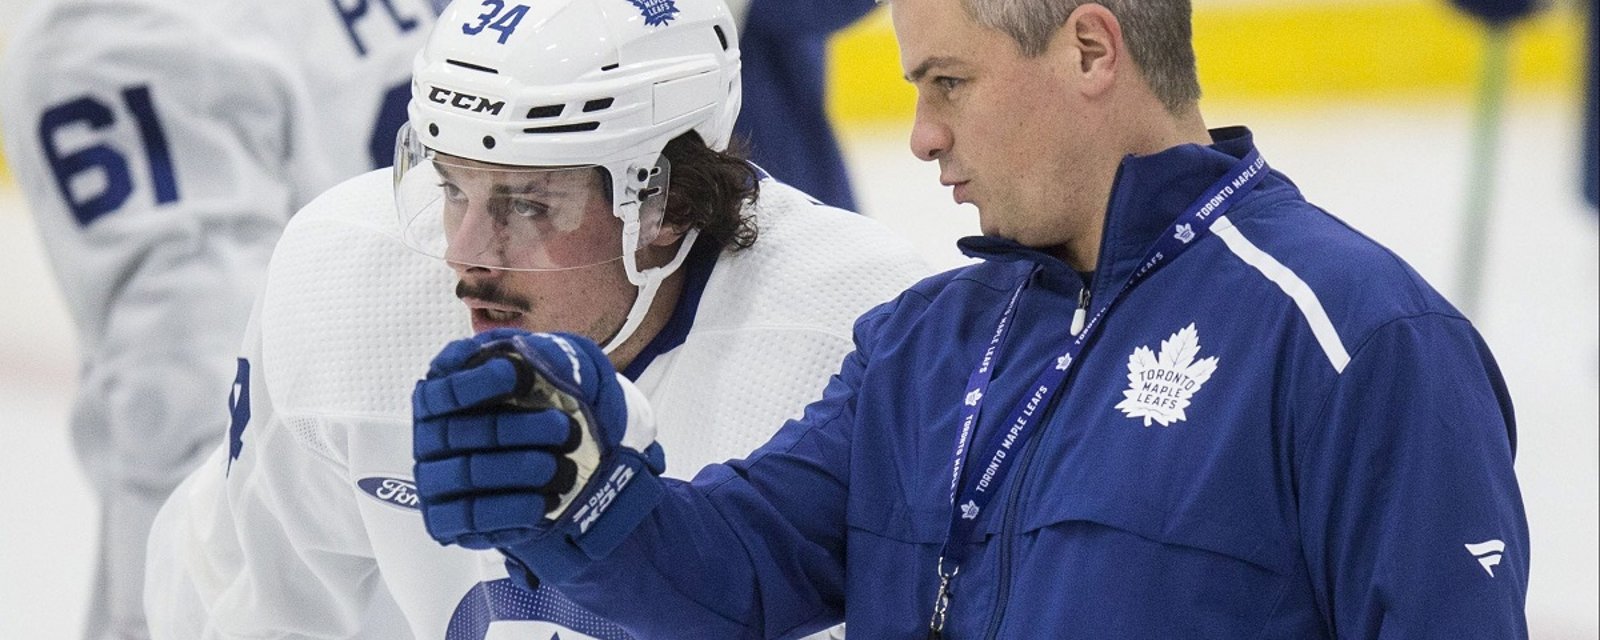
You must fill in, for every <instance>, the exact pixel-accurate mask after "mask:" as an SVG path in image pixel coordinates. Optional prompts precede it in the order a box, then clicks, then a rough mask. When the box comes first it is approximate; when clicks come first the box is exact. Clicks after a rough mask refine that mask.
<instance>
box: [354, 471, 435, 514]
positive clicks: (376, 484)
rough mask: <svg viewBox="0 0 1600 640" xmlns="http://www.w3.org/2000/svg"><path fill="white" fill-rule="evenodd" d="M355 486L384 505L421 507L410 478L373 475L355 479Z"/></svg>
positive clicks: (414, 508) (416, 508)
mask: <svg viewBox="0 0 1600 640" xmlns="http://www.w3.org/2000/svg"><path fill="white" fill-rule="evenodd" d="M356 486H357V487H360V488H361V491H362V492H363V493H366V494H367V495H369V496H372V497H374V498H377V500H378V501H379V502H382V503H384V504H386V505H389V506H392V507H398V508H400V509H405V510H406V511H419V510H421V509H422V506H421V501H420V500H419V499H418V497H417V485H416V483H413V482H411V481H410V480H404V479H401V478H386V477H383V476H373V477H371V478H362V479H360V480H357V481H356Z"/></svg>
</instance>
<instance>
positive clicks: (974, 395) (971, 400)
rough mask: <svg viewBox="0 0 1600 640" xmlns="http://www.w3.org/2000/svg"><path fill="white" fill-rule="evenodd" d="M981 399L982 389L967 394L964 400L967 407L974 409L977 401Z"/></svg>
mask: <svg viewBox="0 0 1600 640" xmlns="http://www.w3.org/2000/svg"><path fill="white" fill-rule="evenodd" d="M982 399H983V390H982V389H973V390H972V391H971V392H970V393H968V394H967V400H966V403H967V406H969V407H976V406H978V401H979V400H982Z"/></svg>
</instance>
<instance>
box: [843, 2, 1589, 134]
mask: <svg viewBox="0 0 1600 640" xmlns="http://www.w3.org/2000/svg"><path fill="white" fill-rule="evenodd" d="M1554 4H1556V6H1554V7H1552V8H1549V9H1547V10H1545V11H1543V12H1542V13H1540V14H1539V15H1537V16H1536V17H1534V18H1531V19H1529V20H1527V21H1524V22H1522V23H1520V24H1518V25H1516V26H1515V27H1513V28H1512V29H1511V32H1510V35H1511V37H1512V46H1511V48H1510V51H1511V67H1510V68H1511V70H1512V81H1511V84H1510V86H1511V89H1512V91H1516V92H1542V93H1559V92H1571V93H1570V95H1574V96H1576V95H1581V94H1580V93H1579V92H1580V91H1581V87H1580V78H1581V74H1582V73H1583V71H1584V69H1583V68H1582V67H1581V65H1582V56H1583V40H1582V39H1583V20H1582V19H1581V17H1582V16H1581V14H1580V13H1579V11H1580V10H1579V9H1578V8H1576V7H1575V6H1574V5H1575V4H1576V3H1575V2H1559V3H1554ZM1194 5H1195V9H1194V12H1195V15H1194V34H1195V57H1196V59H1197V60H1198V63H1199V67H1200V86H1201V87H1202V89H1203V90H1204V92H1205V96H1206V98H1205V99H1206V100H1207V101H1212V100H1217V101H1229V102H1234V101H1256V100H1313V101H1317V100H1339V99H1363V100H1365V99H1391V98H1400V99H1405V98H1412V97H1430V96H1435V95H1439V94H1460V95H1462V96H1467V95H1470V93H1471V92H1472V90H1473V89H1474V88H1475V87H1476V86H1477V83H1478V77H1479V68H1480V66H1481V51H1482V49H1483V45H1484V42H1485V37H1486V30H1485V29H1484V27H1483V26H1482V24H1481V23H1479V22H1477V21H1475V20H1473V19H1470V18H1467V17H1465V15H1464V14H1462V13H1460V12H1458V11H1457V10H1455V8H1454V7H1452V6H1451V5H1450V3H1449V2H1447V1H1446V0H1345V1H1333V0H1275V1H1270V2H1250V1H1246V0H1232V1H1223V0H1210V1H1208V0H1194ZM899 55H900V53H899V49H898V48H897V47H896V45H895V41H894V33H893V31H892V29H891V26H890V24H889V16H888V11H887V10H886V9H883V8H880V9H878V10H876V11H875V12H874V13H873V14H871V15H869V16H868V17H867V18H865V19H863V20H862V21H861V22H859V23H857V24H856V25H854V26H852V27H851V28H850V29H849V30H847V31H845V32H843V33H840V34H839V36H838V37H837V38H836V39H835V40H834V42H833V44H832V48H831V49H830V56H831V59H830V67H829V71H828V73H829V76H830V79H831V85H830V87H829V91H830V93H829V100H828V108H829V110H830V112H831V113H832V115H833V117H834V119H835V120H836V121H837V122H839V123H840V124H841V126H843V127H850V126H857V125H869V126H871V125H879V124H889V123H893V122H903V121H905V120H908V119H909V118H910V117H911V115H912V109H913V103H914V99H915V93H914V92H913V91H912V88H911V87H910V85H908V84H907V83H906V82H905V80H903V79H902V78H901V70H900V61H899Z"/></svg>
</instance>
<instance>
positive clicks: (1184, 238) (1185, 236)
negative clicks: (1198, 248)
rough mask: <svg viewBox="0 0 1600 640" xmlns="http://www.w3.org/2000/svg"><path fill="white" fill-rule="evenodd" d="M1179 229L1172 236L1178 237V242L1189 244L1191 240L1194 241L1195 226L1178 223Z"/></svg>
mask: <svg viewBox="0 0 1600 640" xmlns="http://www.w3.org/2000/svg"><path fill="white" fill-rule="evenodd" d="M1177 229H1178V230H1177V232H1176V233H1174V234H1172V237H1174V238H1177V239H1178V242H1182V243H1184V244H1189V243H1190V242H1193V241H1194V227H1192V226H1190V225H1187V224H1180V225H1178V227H1177Z"/></svg>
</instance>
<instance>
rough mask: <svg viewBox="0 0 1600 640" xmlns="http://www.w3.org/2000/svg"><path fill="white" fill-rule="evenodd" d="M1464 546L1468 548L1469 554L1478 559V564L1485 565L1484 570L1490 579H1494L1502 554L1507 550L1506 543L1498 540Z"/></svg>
mask: <svg viewBox="0 0 1600 640" xmlns="http://www.w3.org/2000/svg"><path fill="white" fill-rule="evenodd" d="M1463 546H1465V547H1466V548H1467V553H1470V554H1472V556H1473V557H1474V558H1477V559H1478V564H1481V565H1483V570H1484V571H1486V572H1488V574H1489V577H1491V578H1493V577H1494V567H1495V565H1497V564H1500V558H1501V554H1502V552H1504V551H1505V550H1506V543H1504V542H1502V541H1500V540H1498V539H1496V540H1485V541H1483V542H1479V543H1477V544H1471V543H1468V544H1466V545H1463Z"/></svg>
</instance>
